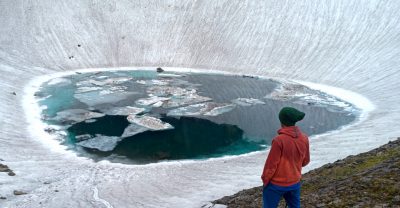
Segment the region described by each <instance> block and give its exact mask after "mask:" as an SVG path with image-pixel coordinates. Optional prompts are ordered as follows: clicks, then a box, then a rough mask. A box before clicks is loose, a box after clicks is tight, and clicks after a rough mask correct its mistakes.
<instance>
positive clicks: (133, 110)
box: [103, 106, 146, 116]
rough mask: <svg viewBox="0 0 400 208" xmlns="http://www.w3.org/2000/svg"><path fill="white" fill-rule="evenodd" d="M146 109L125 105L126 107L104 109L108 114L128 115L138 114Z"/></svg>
mask: <svg viewBox="0 0 400 208" xmlns="http://www.w3.org/2000/svg"><path fill="white" fill-rule="evenodd" d="M144 111H146V109H145V108H137V107H133V106H125V107H114V108H111V109H108V110H106V111H104V112H103V113H105V114H107V115H119V116H128V115H136V114H139V113H143V112H144Z"/></svg>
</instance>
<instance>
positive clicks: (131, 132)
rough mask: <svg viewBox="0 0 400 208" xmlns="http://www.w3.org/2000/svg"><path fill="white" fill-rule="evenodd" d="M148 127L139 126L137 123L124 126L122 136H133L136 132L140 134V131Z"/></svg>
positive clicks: (146, 129)
mask: <svg viewBox="0 0 400 208" xmlns="http://www.w3.org/2000/svg"><path fill="white" fill-rule="evenodd" d="M148 130H150V129H148V128H146V127H144V126H140V125H137V124H130V125H129V126H128V127H126V128H125V130H124V133H122V136H121V137H122V138H126V137H130V136H134V135H136V134H140V133H142V132H145V131H148Z"/></svg>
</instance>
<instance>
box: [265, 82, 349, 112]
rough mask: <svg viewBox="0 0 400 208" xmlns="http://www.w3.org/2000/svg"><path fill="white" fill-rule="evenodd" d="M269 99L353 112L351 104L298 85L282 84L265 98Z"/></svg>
mask: <svg viewBox="0 0 400 208" xmlns="http://www.w3.org/2000/svg"><path fill="white" fill-rule="evenodd" d="M265 97H266V98H269V99H274V100H284V101H288V100H290V101H292V102H294V103H298V104H302V105H316V106H335V107H339V108H343V109H344V110H346V111H352V110H353V107H352V106H351V104H350V103H346V102H344V101H342V100H339V99H337V98H335V97H333V96H330V95H328V94H325V93H321V92H315V91H313V90H311V89H310V88H308V87H306V86H304V85H301V84H297V83H291V82H287V83H282V84H281V86H279V87H278V88H276V89H275V90H274V91H273V92H272V93H271V94H269V95H267V96H265Z"/></svg>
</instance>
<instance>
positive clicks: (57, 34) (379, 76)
mask: <svg viewBox="0 0 400 208" xmlns="http://www.w3.org/2000/svg"><path fill="white" fill-rule="evenodd" d="M398 11H400V2H399V1H396V0H388V1H378V0H376V1H375V0H374V1H371V0H351V1H348V0H336V1H328V0H326V1H297V0H288V1H281V0H267V1H258V2H256V1H239V0H237V1H236V0H234V1H227V0H226V1H225V0H221V1H212V0H203V1H191V0H183V1H128V0H121V1H111V0H110V1H72V0H65V1H51V0H43V1H23V0H19V1H18V0H17V1H14V0H3V1H0V72H1V82H0V92H1V93H0V116H1V119H2V121H1V123H0V144H1V145H0V158H1V159H3V160H5V161H4V162H2V163H5V164H7V165H8V166H9V167H10V168H11V169H13V170H14V172H15V173H16V174H17V176H14V177H10V176H7V175H6V174H0V184H1V186H0V195H2V196H6V197H7V200H0V207H30V208H33V207H200V206H202V205H205V204H207V203H208V202H209V201H211V200H213V199H216V198H220V197H221V196H223V195H228V194H233V193H234V192H236V191H239V190H241V189H243V188H249V187H251V186H255V185H259V184H260V179H259V175H260V173H261V169H262V166H263V163H264V160H265V156H266V151H263V152H258V153H252V154H248V155H244V156H241V157H232V158H222V159H212V160H206V161H200V162H193V161H182V162H171V163H161V164H151V165H145V166H127V165H121V164H109V163H107V162H100V163H93V162H92V161H90V160H88V159H85V158H79V157H76V156H75V155H74V154H73V153H71V152H66V151H65V150H63V149H62V148H61V147H57V142H56V141H55V140H52V139H50V138H47V139H46V138H45V137H46V136H45V135H44V134H43V133H42V130H41V129H40V128H39V126H32V125H29V122H30V121H34V120H35V119H34V118H32V117H33V116H35V115H36V114H35V112H27V113H26V114H25V111H24V103H25V109H31V110H32V109H34V108H33V107H34V104H32V103H27V101H29V100H27V96H28V97H29V96H32V95H27V96H24V92H25V89H26V88H25V87H26V86H27V85H29V83H30V81H31V80H32V79H34V78H36V77H37V76H40V75H50V74H52V73H55V72H62V71H71V70H76V69H82V68H97V67H103V68H104V67H127V66H169V67H187V68H197V69H206V70H212V69H215V70H222V71H225V72H232V73H245V74H253V75H263V76H273V77H277V78H289V79H293V80H300V81H304V82H307V83H309V82H311V83H318V84H319V85H315V84H310V86H314V87H321V85H322V89H325V90H327V91H333V93H335V92H336V93H335V94H337V95H339V96H344V98H345V99H348V100H349V101H353V102H355V103H358V104H359V106H360V107H365V108H364V109H365V110H368V114H365V116H364V117H363V119H362V120H360V122H357V123H355V124H353V125H351V126H348V127H346V128H344V129H342V130H340V131H335V132H330V133H327V134H324V135H320V136H316V137H313V138H311V145H312V160H313V162H312V163H311V165H310V166H309V167H308V168H307V169H308V170H309V169H311V168H316V167H318V166H321V165H322V164H324V163H327V162H331V161H334V160H336V159H339V158H343V157H345V156H347V155H349V154H356V153H359V152H363V151H367V150H370V149H372V148H374V147H377V146H379V145H381V144H384V143H386V142H387V141H388V140H391V139H393V138H394V137H397V136H399V135H400V130H398V128H397V127H396V125H395V122H396V121H398V120H400V107H399V102H400V13H399V12H398ZM78 45H79V46H78ZM328 86H333V87H337V88H341V89H340V90H335V89H336V88H329V87H328ZM28 89H31V88H28ZM343 89H345V90H343ZM346 90H347V91H346ZM13 92H15V93H16V95H13V94H12V93H13ZM27 92H30V91H29V90H27ZM30 93H32V92H30ZM354 94H355V95H356V96H352V95H354ZM358 98H360V99H358ZM369 101H370V102H372V103H368V102H369ZM30 130H33V133H32V132H30ZM48 143H50V144H48ZM55 150H56V151H55ZM44 182H50V184H44ZM15 189H17V190H25V191H27V192H28V194H27V195H23V196H13V194H12V191H13V190H15ZM55 190H58V191H59V192H55Z"/></svg>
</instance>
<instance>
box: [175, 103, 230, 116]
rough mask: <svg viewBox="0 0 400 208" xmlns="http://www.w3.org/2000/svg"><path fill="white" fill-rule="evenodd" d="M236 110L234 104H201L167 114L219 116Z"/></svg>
mask: <svg viewBox="0 0 400 208" xmlns="http://www.w3.org/2000/svg"><path fill="white" fill-rule="evenodd" d="M234 108H235V105H233V104H226V103H214V102H207V103H200V104H194V105H189V106H185V107H180V108H177V109H173V110H171V111H169V112H168V113H167V115H168V116H200V115H205V116H217V115H220V114H223V113H226V112H229V111H231V110H233V109H234Z"/></svg>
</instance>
